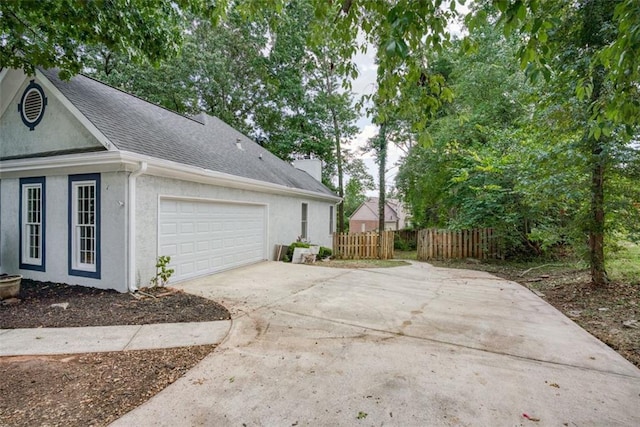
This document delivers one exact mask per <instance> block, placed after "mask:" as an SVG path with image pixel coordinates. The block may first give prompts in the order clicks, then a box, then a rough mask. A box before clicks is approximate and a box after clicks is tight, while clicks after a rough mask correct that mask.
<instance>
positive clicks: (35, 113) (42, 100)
mask: <svg viewBox="0 0 640 427" xmlns="http://www.w3.org/2000/svg"><path fill="white" fill-rule="evenodd" d="M46 105H47V98H46V97H45V96H44V91H43V90H42V86H40V85H39V84H37V83H36V82H34V81H33V80H31V82H30V83H29V86H27V88H26V89H25V90H24V93H23V94H22V99H21V100H20V104H18V111H20V117H21V118H22V122H23V123H24V124H25V125H26V126H27V127H28V128H29V129H30V130H33V129H34V128H35V127H36V126H37V125H38V123H40V120H42V116H43V115H44V108H45V106H46Z"/></svg>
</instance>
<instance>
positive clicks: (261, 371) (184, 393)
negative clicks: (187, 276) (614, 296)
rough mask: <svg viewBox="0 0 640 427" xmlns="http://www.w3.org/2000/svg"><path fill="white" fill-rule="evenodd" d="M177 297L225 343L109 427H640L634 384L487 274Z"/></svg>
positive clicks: (262, 272)
mask: <svg viewBox="0 0 640 427" xmlns="http://www.w3.org/2000/svg"><path fill="white" fill-rule="evenodd" d="M182 287H183V289H185V290H187V291H189V292H193V293H196V294H199V295H203V296H206V297H210V298H213V299H215V300H217V301H224V302H223V304H224V305H225V306H226V307H227V308H229V309H230V311H231V313H232V317H233V318H234V321H233V326H232V328H231V331H230V333H229V335H228V337H227V338H226V339H225V340H224V341H223V342H222V343H221V345H220V346H219V347H218V348H217V349H216V351H214V352H213V353H211V354H210V355H209V356H207V357H206V358H205V359H204V360H203V361H202V362H201V363H200V364H198V365H197V366H196V367H194V368H193V369H192V370H190V371H189V372H188V373H187V374H186V375H185V376H184V377H182V378H181V379H180V380H178V381H177V382H175V383H174V384H172V385H171V386H169V387H168V388H166V389H165V390H163V391H162V392H160V393H159V394H158V395H156V396H155V397H154V398H152V399H151V400H149V401H148V402H146V403H145V404H143V405H141V406H140V407H138V408H137V409H135V410H133V411H132V412H130V413H128V414H127V415H125V416H124V417H123V418H121V419H120V420H117V421H116V422H115V423H113V425H115V426H132V425H138V426H149V425H161V426H174V425H220V426H227V425H247V426H258V425H283V426H284V425H297V426H303V425H336V426H342V425H344V426H350V425H367V426H369V425H398V426H425V425H429V426H430V425H436V426H439V425H474V426H475V425H480V426H503V425H505V426H506V425H509V426H514V425H525V426H526V425H531V426H534V425H535V426H547V425H549V426H562V425H567V426H573V425H579V426H600V425H607V426H636V425H640V411H638V409H637V408H638V407H640V370H638V369H637V368H636V367H635V366H633V365H632V364H631V363H629V362H628V361H627V360H625V359H624V358H622V357H621V356H620V355H618V354H617V353H616V352H615V351H613V350H612V349H610V348H609V347H607V346H606V345H604V344H603V343H602V342H600V341H598V340H597V339H595V338H594V337H593V336H591V335H590V334H588V333H587V332H586V331H584V330H583V329H581V328H580V327H578V326H577V325H576V324H575V323H573V322H572V321H571V320H570V319H568V318H567V317H565V316H564V315H562V313H560V312H559V311H557V310H556V309H554V308H553V307H551V306H550V305H548V304H547V303H546V302H544V301H543V300H541V299H540V298H538V297H537V296H536V295H534V294H533V293H531V292H530V291H529V290H527V289H526V288H523V287H522V286H520V285H518V284H516V283H513V282H508V281H505V280H502V279H498V278H496V277H494V276H492V275H490V274H487V273H483V272H476V271H467V270H447V269H440V268H434V267H432V266H430V265H428V264H423V263H415V264H413V265H411V266H407V267H400V268H391V269H371V270H339V269H329V268H323V267H315V266H304V265H291V264H283V263H263V264H258V265H255V266H251V267H248V268H243V269H240V270H236V271H231V272H227V273H223V274H219V275H216V276H211V277H208V278H205V279H200V280H196V281H192V282H189V283H185V284H183V285H182ZM525 414H526V416H525Z"/></svg>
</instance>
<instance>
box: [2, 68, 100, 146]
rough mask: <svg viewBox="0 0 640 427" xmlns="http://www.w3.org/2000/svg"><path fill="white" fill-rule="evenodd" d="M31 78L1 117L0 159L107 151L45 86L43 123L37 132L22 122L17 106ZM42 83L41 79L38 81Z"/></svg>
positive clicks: (36, 128)
mask: <svg viewBox="0 0 640 427" xmlns="http://www.w3.org/2000/svg"><path fill="white" fill-rule="evenodd" d="M30 80H31V78H27V80H26V81H25V82H24V83H23V84H22V85H21V87H20V89H19V90H18V91H17V93H16V95H15V96H14V97H13V99H12V100H11V102H10V104H9V105H8V107H7V109H6V111H5V112H4V114H3V115H2V117H0V158H11V157H23V156H30V155H33V154H37V153H48V152H59V151H65V150H82V149H104V147H103V146H102V145H101V144H100V143H99V142H98V141H97V140H96V139H95V138H94V137H93V135H92V134H91V133H90V132H89V131H88V130H87V128H86V127H84V126H83V125H81V124H80V122H79V121H78V120H77V119H76V118H75V117H74V116H73V115H72V114H71V113H70V112H69V110H68V109H67V108H65V107H64V106H63V105H62V103H61V102H60V101H58V100H57V99H56V98H55V97H54V96H53V94H52V93H51V92H49V91H48V90H47V89H46V88H44V87H43V89H44V93H45V96H46V98H47V105H46V107H45V111H44V116H43V118H42V121H41V122H40V123H39V124H38V125H37V126H36V127H35V129H34V130H29V128H28V127H27V126H25V124H24V123H23V122H22V119H21V117H20V113H19V112H18V104H19V103H20V99H21V97H22V94H23V92H24V90H25V88H26V87H27V85H28V84H29V81H30ZM35 81H36V83H39V80H38V79H35Z"/></svg>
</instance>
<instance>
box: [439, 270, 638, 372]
mask: <svg viewBox="0 0 640 427" xmlns="http://www.w3.org/2000/svg"><path fill="white" fill-rule="evenodd" d="M432 264H433V265H436V266H441V267H449V268H467V269H470V270H483V271H488V272H490V273H493V274H495V275H496V276H500V277H503V278H505V279H508V280H511V281H514V282H518V283H520V284H522V285H524V286H526V287H527V288H529V289H531V290H532V291H533V292H535V293H536V294H538V296H540V297H541V298H543V299H544V300H545V301H547V302H548V303H549V304H551V305H553V306H554V307H555V308H557V309H558V310H560V311H561V312H562V313H564V314H565V315H566V316H567V317H569V318H570V319H571V320H573V321H574V322H576V323H577V324H578V325H580V326H581V327H582V328H584V329H585V330H586V331H587V332H589V333H590V334H591V335H593V336H595V337H596V338H598V339H599V340H600V341H602V342H604V343H605V344H607V345H608V346H609V347H611V348H613V349H614V350H615V351H617V352H618V353H620V354H621V355H622V356H623V357H625V358H626V359H627V360H629V361H630V362H631V363H633V364H634V365H636V366H637V367H639V368H640V283H638V282H637V281H636V282H623V281H612V282H611V283H609V284H608V285H607V286H606V287H602V288H593V287H592V286H591V282H590V278H589V271H587V270H576V269H571V268H568V267H566V266H564V265H561V264H560V265H556V264H553V263H550V264H548V265H545V264H541V265H538V266H534V267H531V266H514V265H505V264H502V263H498V262H487V263H484V262H483V263H479V262H478V261H472V260H467V261H456V262H432Z"/></svg>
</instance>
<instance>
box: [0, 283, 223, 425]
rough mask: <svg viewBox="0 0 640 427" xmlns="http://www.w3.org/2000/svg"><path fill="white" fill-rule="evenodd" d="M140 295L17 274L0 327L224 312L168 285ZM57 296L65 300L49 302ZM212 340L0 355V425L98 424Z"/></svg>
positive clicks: (147, 393) (0, 311)
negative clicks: (16, 289) (14, 295)
mask: <svg viewBox="0 0 640 427" xmlns="http://www.w3.org/2000/svg"><path fill="white" fill-rule="evenodd" d="M143 292H144V293H145V294H146V295H142V294H139V297H138V298H136V297H133V296H132V295H131V294H121V293H118V292H114V291H103V290H98V289H91V288H84V287H79V286H68V285H59V284H55V283H42V282H33V281H29V280H24V281H23V283H22V286H21V291H20V295H19V296H18V299H19V300H20V301H19V302H14V303H13V304H10V305H4V304H3V305H1V306H0V328H3V329H12V328H38V327H71V326H106V325H141V324H149V323H165V322H195V321H212V320H219V319H229V318H230V314H229V312H228V311H227V309H226V308H224V306H222V305H221V304H218V303H216V302H214V301H210V300H207V299H205V298H201V297H197V296H194V295H189V294H186V293H184V292H181V291H177V290H174V289H170V288H156V289H146V290H143ZM52 304H62V305H63V306H66V308H63V307H62V306H53V307H52ZM214 349H215V346H213V345H207V346H197V347H182V348H172V349H161V350H141V351H124V352H112V353H87V354H74V355H59V356H19V357H0V378H1V381H0V396H2V398H1V399H0V425H2V426H104V425H107V424H109V423H110V422H112V421H114V420H115V419H117V418H119V417H120V416H122V415H124V414H125V413H127V412H128V411H130V410H132V409H134V408H135V407H137V406H139V405H140V404H142V403H144V402H145V401H146V400H148V399H149V398H151V397H152V396H154V395H155V394H156V393H158V392H159V391H160V390H162V389H164V388H165V387H167V386H168V385H169V384H171V383H173V382H174V381H176V380H177V379H178V378H180V377H181V376H182V375H184V373H185V372H187V371H188V370H189V369H191V368H192V367H193V366H195V365H196V364H197V363H198V362H199V361H200V360H202V359H203V358H204V357H205V356H206V355H207V354H209V353H211V352H212V351H213V350H214Z"/></svg>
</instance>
